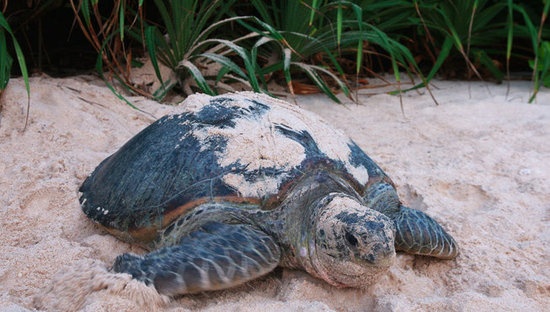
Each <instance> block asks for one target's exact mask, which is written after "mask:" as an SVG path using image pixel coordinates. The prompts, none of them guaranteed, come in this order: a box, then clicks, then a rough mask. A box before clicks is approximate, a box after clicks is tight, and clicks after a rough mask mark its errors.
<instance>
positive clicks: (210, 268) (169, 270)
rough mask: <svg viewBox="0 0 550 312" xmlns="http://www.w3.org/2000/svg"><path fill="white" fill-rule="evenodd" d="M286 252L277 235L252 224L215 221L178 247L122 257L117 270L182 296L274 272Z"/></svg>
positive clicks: (115, 268)
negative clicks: (282, 254) (258, 228)
mask: <svg viewBox="0 0 550 312" xmlns="http://www.w3.org/2000/svg"><path fill="white" fill-rule="evenodd" d="M280 256H281V252H280V249H279V246H278V245H277V244H276V243H275V241H274V239H273V238H272V237H271V236H269V235H267V234H265V233H264V232H262V231H260V230H257V229H255V228H253V227H252V226H250V225H243V224H223V223H218V222H209V223H207V224H205V225H203V226H202V227H201V228H200V229H199V230H197V231H195V232H192V233H191V234H189V235H188V236H185V237H183V238H182V239H181V241H180V242H179V244H177V245H175V246H170V247H164V248H161V249H159V250H156V251H154V252H152V253H149V254H147V255H145V256H143V257H140V256H136V255H131V254H123V255H121V256H118V257H117V259H116V260H115V263H114V265H113V270H114V271H115V272H119V273H128V274H131V275H132V276H133V277H134V278H135V279H137V280H140V281H143V282H145V283H146V284H153V285H154V286H155V288H156V289H157V291H158V292H159V293H161V294H165V295H181V294H189V293H197V292H202V291H208V290H218V289H224V288H229V287H233V286H237V285H240V284H243V283H245V282H247V281H250V280H252V279H255V278H257V277H260V276H262V275H264V274H266V273H269V272H270V271H272V270H273V269H274V268H275V267H276V266H277V265H278V264H279V260H280Z"/></svg>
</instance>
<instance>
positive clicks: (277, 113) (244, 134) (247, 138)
mask: <svg viewBox="0 0 550 312" xmlns="http://www.w3.org/2000/svg"><path fill="white" fill-rule="evenodd" d="M222 97H223V98H230V99H232V100H233V101H228V105H230V106H232V107H240V108H242V109H243V110H247V109H248V108H249V107H250V106H251V105H253V104H252V102H251V100H254V101H256V102H259V103H262V104H265V105H267V106H269V110H268V111H267V112H265V113H264V114H253V113H252V114H250V115H247V114H244V115H243V116H241V117H240V118H238V119H236V120H235V122H236V124H235V127H234V128H233V127H225V128H219V127H215V126H212V127H204V128H202V129H197V130H195V131H194V136H195V137H196V138H197V139H199V141H201V142H206V141H207V139H208V138H211V137H214V136H221V137H223V138H225V139H227V147H226V149H225V150H224V151H223V153H220V155H217V156H218V159H219V165H220V166H223V167H226V166H229V165H231V164H232V163H235V162H237V161H238V162H239V163H240V164H242V165H246V166H247V167H246V169H247V170H258V169H260V168H275V169H277V170H278V171H280V172H281V174H277V175H275V176H266V177H264V178H263V179H257V180H256V181H246V180H245V178H244V176H242V175H239V174H235V173H228V174H226V175H225V176H224V177H223V180H224V182H225V183H227V184H228V185H230V186H231V187H233V188H235V189H236V190H238V191H239V192H240V193H241V195H242V196H246V197H248V196H251V197H256V196H258V195H259V194H263V195H266V194H277V193H278V191H279V188H280V186H281V183H282V181H283V180H284V179H285V178H286V177H287V176H288V174H289V173H290V171H291V170H292V169H293V168H295V167H297V166H299V165H300V164H301V163H302V161H303V160H304V159H305V158H306V154H305V149H304V147H303V146H302V145H301V144H300V143H298V142H296V141H295V140H292V139H290V138H288V137H287V136H285V135H284V134H282V133H281V132H280V131H277V129H275V126H278V125H280V126H283V127H284V128H288V129H292V130H293V131H298V132H300V131H305V132H308V133H309V134H310V135H311V136H312V138H313V140H315V142H316V143H317V145H318V147H319V150H321V151H322V152H323V153H325V154H326V155H327V156H328V157H329V158H331V159H335V160H340V161H341V162H342V163H343V164H344V165H345V167H346V169H347V170H348V172H349V173H351V174H352V175H353V176H354V177H355V178H356V179H357V181H358V182H359V183H361V184H366V183H367V181H368V172H367V169H366V168H365V167H363V166H359V167H356V166H353V165H352V164H351V163H350V154H351V150H350V148H349V144H352V142H351V140H350V139H349V138H348V136H346V135H345V134H344V133H343V132H341V131H339V130H337V129H334V128H333V127H332V126H330V125H329V124H328V123H326V122H325V121H324V120H323V119H322V118H320V117H319V116H317V115H316V114H314V113H311V112H308V111H306V110H303V109H301V108H300V107H298V106H296V105H292V104H290V103H288V102H285V101H282V100H278V99H274V98H271V97H269V96H267V95H264V94H258V93H253V92H241V93H233V94H225V95H222ZM211 99H212V97H211V96H208V95H204V94H195V95H191V96H189V97H188V98H187V99H186V100H185V102H183V103H182V104H181V105H182V107H183V110H184V112H193V113H197V112H199V111H200V110H201V109H202V108H203V107H204V106H206V105H209V104H210V100H211ZM206 148H208V146H204V147H203V149H206ZM285 173H286V174H285Z"/></svg>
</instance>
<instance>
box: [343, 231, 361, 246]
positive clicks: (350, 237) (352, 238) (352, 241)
mask: <svg viewBox="0 0 550 312" xmlns="http://www.w3.org/2000/svg"><path fill="white" fill-rule="evenodd" d="M346 240H347V241H348V243H349V244H350V245H351V246H353V247H357V244H358V243H359V242H358V241H357V238H355V236H353V235H352V234H350V233H349V232H346Z"/></svg>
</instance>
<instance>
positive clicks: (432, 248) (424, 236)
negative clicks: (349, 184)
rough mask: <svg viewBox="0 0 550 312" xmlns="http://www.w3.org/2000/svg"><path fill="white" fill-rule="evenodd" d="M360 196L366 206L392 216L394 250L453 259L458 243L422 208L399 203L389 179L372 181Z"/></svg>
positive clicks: (456, 252)
mask: <svg viewBox="0 0 550 312" xmlns="http://www.w3.org/2000/svg"><path fill="white" fill-rule="evenodd" d="M364 199H365V203H366V205H367V206H368V207H371V208H372V209H374V210H377V211H380V212H382V213H384V214H385V215H387V216H389V217H390V218H391V219H392V220H393V222H394V224H395V228H396V235H395V249H396V250H400V251H404V252H407V253H411V254H416V255H423V256H431V257H436V258H440V259H453V258H454V257H456V256H457V255H458V244H457V243H456V242H455V240H454V239H453V237H452V236H451V235H449V234H447V232H445V230H444V229H443V228H442V227H441V225H440V224H439V223H437V221H435V220H434V219H432V218H431V217H430V216H428V215H427V214H425V213H424V212H422V211H420V210H416V209H411V208H408V207H405V206H403V205H402V204H401V201H400V200H399V197H398V196H397V192H396V191H395V188H394V186H393V185H392V184H391V183H389V182H387V181H384V179H381V181H379V182H376V183H373V184H372V185H370V186H369V187H368V188H367V190H366V193H365V197H364Z"/></svg>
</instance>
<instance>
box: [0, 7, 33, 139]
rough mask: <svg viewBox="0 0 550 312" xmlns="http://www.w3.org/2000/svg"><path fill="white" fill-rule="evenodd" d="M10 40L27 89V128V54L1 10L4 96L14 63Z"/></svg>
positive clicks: (0, 63)
mask: <svg viewBox="0 0 550 312" xmlns="http://www.w3.org/2000/svg"><path fill="white" fill-rule="evenodd" d="M8 41H10V42H11V44H12V45H13V49H14V50H15V55H16V57H17V63H18V64H19V69H20V70H21V74H22V75H23V80H24V81H25V89H26V91H27V114H26V116H25V126H24V128H26V127H27V123H28V121H29V112H30V85H29V73H28V71H27V65H26V62H25V56H24V55H23V51H22V50H21V46H20V45H19V42H17V39H16V38H15V35H14V34H13V30H12V29H11V27H10V24H9V23H8V21H7V20H6V18H5V17H4V14H3V13H2V12H0V97H1V96H2V94H3V91H4V90H5V89H6V86H7V85H8V82H9V79H10V74H11V66H12V64H13V58H12V57H11V55H10V53H9V50H8Z"/></svg>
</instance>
